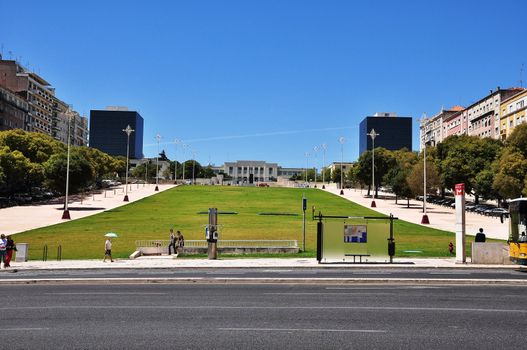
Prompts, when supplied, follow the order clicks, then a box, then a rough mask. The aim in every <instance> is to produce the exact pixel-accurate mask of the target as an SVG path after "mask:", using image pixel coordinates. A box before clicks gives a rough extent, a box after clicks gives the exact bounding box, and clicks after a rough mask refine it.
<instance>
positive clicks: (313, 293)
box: [263, 292, 393, 296]
mask: <svg viewBox="0 0 527 350" xmlns="http://www.w3.org/2000/svg"><path fill="white" fill-rule="evenodd" d="M263 295H327V296H331V295H393V293H365V292H364V293H361V292H359V293H351V292H349V293H325V292H318V293H317V292H312V293H309V292H306V293H294V292H293V293H263Z"/></svg>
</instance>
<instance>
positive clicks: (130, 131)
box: [123, 125, 135, 202]
mask: <svg viewBox="0 0 527 350" xmlns="http://www.w3.org/2000/svg"><path fill="white" fill-rule="evenodd" d="M123 131H124V133H125V134H126V178H125V179H126V180H125V195H124V199H123V201H124V202H128V159H129V157H130V135H131V134H132V133H133V132H134V131H135V130H134V129H132V128H131V127H130V125H127V126H126V129H123Z"/></svg>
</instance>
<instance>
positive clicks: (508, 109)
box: [500, 90, 527, 140]
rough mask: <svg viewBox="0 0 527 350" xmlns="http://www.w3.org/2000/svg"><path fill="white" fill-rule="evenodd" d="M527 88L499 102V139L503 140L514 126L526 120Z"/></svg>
mask: <svg viewBox="0 0 527 350" xmlns="http://www.w3.org/2000/svg"><path fill="white" fill-rule="evenodd" d="M526 109H527V90H524V91H522V92H520V93H518V94H516V95H514V96H512V97H509V98H508V99H506V100H503V101H502V102H501V107H500V139H501V140H505V139H506V138H507V137H509V135H510V134H511V132H512V131H513V130H514V128H515V127H516V126H518V125H520V124H522V123H525V122H527V115H526V114H527V112H526Z"/></svg>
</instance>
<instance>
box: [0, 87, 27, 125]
mask: <svg viewBox="0 0 527 350" xmlns="http://www.w3.org/2000/svg"><path fill="white" fill-rule="evenodd" d="M28 111H29V104H28V103H27V101H26V100H24V99H23V98H21V97H20V96H18V95H17V94H15V93H13V92H11V91H9V90H8V89H5V88H3V87H1V86H0V131H4V130H10V129H24V125H25V120H26V118H27V115H28Z"/></svg>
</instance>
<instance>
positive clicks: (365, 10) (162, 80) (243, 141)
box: [0, 0, 527, 167]
mask: <svg viewBox="0 0 527 350" xmlns="http://www.w3.org/2000/svg"><path fill="white" fill-rule="evenodd" d="M526 18H527V2H526V1H523V0H512V1H507V2H497V1H486V0H484V1H483V0H478V1H476V0H474V1H462V0H457V1H450V0H441V1H439V0H438V1H426V0H420V1H352V0H348V1H331V0H326V1H308V0H298V1H287V0H278V1H275V0H263V1H251V0H243V1H229V0H222V1H216V0H210V1H200V0H196V1H177V0H176V1H168V0H167V1H131V0H127V1H110V0H105V1H101V0H90V1H82V2H81V1H33V0H30V1H28V0H26V1H22V2H20V1H13V0H0V45H2V46H1V49H2V52H3V56H4V58H7V59H9V58H10V57H13V58H14V57H16V58H20V57H21V62H22V63H23V64H24V65H26V66H27V65H29V67H30V69H33V70H35V71H36V72H37V73H38V72H40V74H41V75H42V76H43V77H44V78H45V79H47V80H48V81H49V82H50V83H51V84H52V85H53V86H54V87H55V88H56V92H57V96H58V97H59V98H61V99H62V100H64V101H66V102H67V103H70V104H72V105H73V107H74V109H76V110H77V111H79V112H80V113H82V114H86V115H89V111H90V109H103V108H105V107H106V106H109V105H122V106H128V107H129V108H130V109H131V110H137V111H139V112H140V113H141V115H142V116H143V118H144V120H145V130H144V142H145V145H144V153H145V155H147V156H154V155H155V153H156V145H155V135H156V134H157V133H159V134H160V135H161V136H162V141H161V143H162V145H161V148H164V149H166V152H167V155H168V156H169V158H173V156H174V152H176V149H175V147H174V144H173V141H174V139H176V138H178V139H181V140H183V141H184V142H186V143H188V144H189V146H190V148H191V149H193V150H195V151H196V152H197V156H196V159H197V160H198V161H200V162H201V163H204V164H207V163H209V161H210V162H211V163H215V164H216V165H219V164H223V162H225V161H235V160H247V159H250V160H266V161H268V162H278V163H279V164H280V165H282V166H286V167H303V166H305V164H306V158H305V156H304V154H305V153H306V152H310V153H313V148H314V147H315V146H317V145H320V144H322V143H326V144H327V145H328V150H327V155H326V162H330V161H340V158H341V154H340V145H339V143H338V138H339V137H340V136H344V137H346V138H347V143H346V144H345V149H344V158H345V160H355V159H357V157H358V145H359V142H358V136H359V135H358V125H359V123H360V121H361V120H362V119H363V118H364V117H365V116H367V115H372V114H373V113H375V112H377V111H387V112H396V113H398V115H400V116H411V117H413V118H414V132H413V143H414V149H417V148H418V122H417V120H418V119H419V118H420V117H421V115H422V113H424V112H426V113H427V114H428V115H433V114H435V113H437V112H438V111H439V110H440V109H441V107H442V106H444V107H446V108H448V107H450V106H452V105H456V104H460V105H465V106H466V105H469V104H471V103H472V102H474V101H475V100H477V99H479V98H481V97H483V96H484V95H485V94H487V93H488V92H489V90H491V89H496V87H497V86H501V87H503V88H505V87H510V86H519V84H520V83H519V81H520V79H521V78H520V71H521V66H522V64H523V63H526V66H527V45H526V44H525V42H526V38H525V33H526V30H525V20H526ZM526 69H527V68H526ZM523 80H527V72H525V70H524V73H523ZM525 85H526V84H524V86H525ZM164 143H167V144H164ZM188 153H189V152H188V151H187V155H186V156H187V157H186V158H188V157H190V155H189V154H188ZM176 155H177V158H178V160H181V159H182V151H181V149H177V154H176ZM308 161H309V166H310V167H311V166H313V164H314V161H315V159H314V158H313V156H311V157H310V158H309V159H308ZM316 161H317V164H318V166H319V167H320V163H321V161H322V154H321V153H320V152H319V153H318V155H317V158H316Z"/></svg>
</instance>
